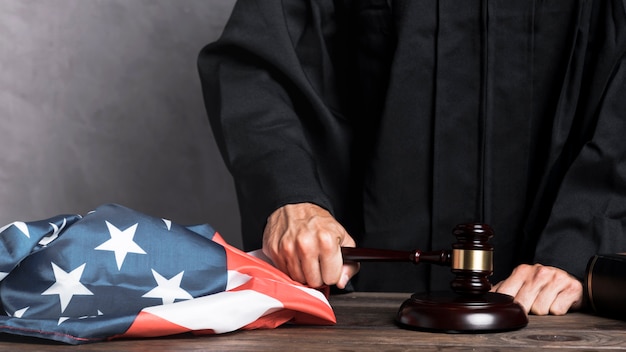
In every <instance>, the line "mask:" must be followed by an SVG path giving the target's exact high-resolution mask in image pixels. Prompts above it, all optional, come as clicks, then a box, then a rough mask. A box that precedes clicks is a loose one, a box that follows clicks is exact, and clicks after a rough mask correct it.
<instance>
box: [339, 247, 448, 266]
mask: <svg viewBox="0 0 626 352" xmlns="http://www.w3.org/2000/svg"><path fill="white" fill-rule="evenodd" d="M341 255H342V256H343V261H344V262H411V263H413V264H419V263H430V264H438V265H450V262H451V251H449V250H441V251H433V252H422V251H420V250H419V249H416V250H414V251H398V250H392V249H374V248H353V247H341Z"/></svg>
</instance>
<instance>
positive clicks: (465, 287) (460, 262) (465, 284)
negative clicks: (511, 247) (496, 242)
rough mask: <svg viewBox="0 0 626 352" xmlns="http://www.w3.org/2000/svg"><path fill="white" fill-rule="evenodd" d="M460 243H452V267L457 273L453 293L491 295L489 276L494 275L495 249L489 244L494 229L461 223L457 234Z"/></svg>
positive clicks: (453, 282) (456, 231)
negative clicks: (489, 293) (487, 293)
mask: <svg viewBox="0 0 626 352" xmlns="http://www.w3.org/2000/svg"><path fill="white" fill-rule="evenodd" d="M453 234H454V236H456V239H457V242H456V243H454V244H452V255H451V256H452V258H451V263H450V266H451V268H452V272H453V273H454V274H455V278H454V280H452V282H451V283H450V286H451V287H452V290H453V291H454V292H456V293H459V294H462V295H480V294H483V293H486V292H489V290H490V289H491V283H490V282H489V279H488V277H489V276H491V274H493V246H492V245H491V244H490V243H489V242H488V241H489V239H490V238H491V237H493V230H492V229H491V227H490V226H489V225H486V224H477V223H473V224H461V225H457V226H456V227H455V229H454V231H453Z"/></svg>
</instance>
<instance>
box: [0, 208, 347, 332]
mask: <svg viewBox="0 0 626 352" xmlns="http://www.w3.org/2000/svg"><path fill="white" fill-rule="evenodd" d="M0 280H1V282H0V300H1V303H2V307H3V308H4V311H5V313H6V315H0V332H4V333H10V334H19V335H26V336H35V337H40V338H46V339H52V340H57V341H62V342H65V343H70V344H81V343H88V342H96V341H105V340H110V339H114V338H138V337H155V336H166V335H172V334H179V333H185V332H192V333H196V334H219V333H225V332H231V331H236V330H245V329H259V328H274V327H277V326H279V325H282V324H285V323H295V324H316V325H329V324H334V323H335V315H334V313H333V310H332V308H331V306H330V305H329V303H328V300H327V299H326V298H327V295H326V294H325V293H323V292H321V291H318V290H316V289H312V288H308V287H305V286H303V285H301V284H299V283H297V282H295V281H292V280H291V279H290V278H289V277H288V276H286V275H285V274H283V273H282V272H280V271H279V270H277V269H276V268H275V267H273V266H271V265H270V264H268V263H267V262H265V261H263V260H261V259H258V258H256V257H254V256H252V255H250V254H248V253H244V252H242V251H240V250H238V249H237V248H235V247H232V246H230V245H228V244H227V243H226V242H225V241H224V240H223V239H222V238H221V236H220V235H219V234H218V233H217V232H216V231H215V230H214V229H213V228H212V227H211V226H209V225H206V224H203V225H196V226H181V225H178V224H176V223H173V222H171V221H169V220H166V219H161V218H155V217H152V216H148V215H145V214H142V213H140V212H137V211H134V210H132V209H128V208H125V207H122V206H120V205H116V204H107V205H103V206H100V207H98V208H97V209H96V210H94V211H92V212H90V213H89V214H87V215H85V216H84V217H82V216H80V215H59V216H55V217H52V218H50V219H46V220H41V221H33V222H19V221H18V222H13V223H11V224H8V225H6V226H3V227H1V228H0Z"/></svg>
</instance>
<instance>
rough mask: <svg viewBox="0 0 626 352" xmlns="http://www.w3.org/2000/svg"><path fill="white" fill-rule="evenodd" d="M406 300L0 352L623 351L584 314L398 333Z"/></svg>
mask: <svg viewBox="0 0 626 352" xmlns="http://www.w3.org/2000/svg"><path fill="white" fill-rule="evenodd" d="M409 296H410V295H409V294H406V293H403V294H399V293H355V294H347V295H341V296H333V297H331V304H332V305H333V307H334V309H335V312H336V315H337V325H334V326H324V327H320V326H317V327H312V326H283V327H280V328H277V329H273V330H255V331H240V332H234V333H229V334H224V335H217V336H189V335H185V336H176V337H169V338H155V339H143V340H119V341H110V342H102V343H95V344H89V345H80V346H68V345H64V344H58V343H53V342H48V341H42V340H36V339H31V338H22V337H14V336H8V335H0V351H20V352H24V351H272V352H274V351H316V352H319V351H322V352H325V351H376V352H379V351H442V350H445V351H541V350H546V349H549V350H562V351H596V350H599V351H611V350H626V322H624V321H619V320H612V319H607V318H602V317H596V316H592V315H587V314H583V313H570V314H567V315H565V316H530V317H529V320H530V322H529V324H528V326H527V327H525V328H523V329H521V330H516V331H510V332H503V333H491V334H442V333H428V332H418V331H412V330H404V329H400V328H398V327H397V326H396V325H395V324H394V323H393V319H394V316H395V314H396V312H397V310H398V308H399V306H400V304H401V303H402V302H403V301H404V300H405V299H406V298H408V297H409Z"/></svg>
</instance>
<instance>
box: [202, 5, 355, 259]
mask: <svg viewBox="0 0 626 352" xmlns="http://www.w3.org/2000/svg"><path fill="white" fill-rule="evenodd" d="M307 11H308V9H307V2H305V1H283V2H281V1H265V0H263V1H239V2H237V4H236V5H235V8H234V10H233V13H232V15H231V18H230V19H229V22H228V24H227V26H226V27H225V30H224V32H223V34H222V36H221V38H220V39H219V40H218V41H217V42H215V43H212V44H209V45H208V46H206V47H205V48H204V49H203V50H202V51H201V53H200V55H199V58H198V69H199V73H200V78H201V83H202V88H203V93H204V99H205V105H206V109H207V113H208V117H209V121H210V123H211V127H212V130H213V133H214V136H215V139H216V141H217V144H218V146H219V148H220V151H221V153H222V156H223V158H224V160H225V163H226V166H227V168H228V169H229V171H230V172H231V174H232V176H233V179H234V181H235V187H236V191H237V195H238V199H239V208H240V212H241V220H242V232H243V236H244V243H245V247H246V248H247V249H254V248H260V247H261V235H262V233H263V228H264V226H265V223H266V219H267V216H269V215H270V214H271V212H272V211H274V210H275V209H277V208H278V207H280V206H282V205H284V204H288V203H299V202H312V203H316V204H318V205H321V206H322V207H325V208H327V209H329V210H330V211H331V212H332V205H331V202H330V201H329V199H328V196H327V191H326V189H325V185H324V181H323V180H322V179H320V174H319V172H320V171H319V164H318V160H317V159H316V158H319V157H320V152H319V150H320V149H323V148H328V147H329V145H328V143H327V142H326V141H325V139H326V138H328V139H329V140H333V139H334V140H341V139H342V133H343V132H344V130H345V127H342V126H340V123H338V122H337V121H336V119H335V118H334V116H333V114H331V113H330V112H329V110H328V108H327V106H326V105H327V104H325V103H324V102H323V101H322V100H321V99H320V97H319V90H316V89H314V88H313V86H312V84H311V81H312V80H315V79H316V75H317V74H318V72H322V73H319V75H321V77H322V78H321V80H323V79H324V77H330V75H328V73H327V72H323V71H324V70H330V69H332V68H331V67H330V64H328V62H327V58H326V57H327V53H326V51H325V42H324V40H325V38H326V37H328V36H330V35H331V34H332V33H330V32H332V26H331V24H328V25H329V26H327V27H325V26H324V24H320V23H319V21H316V19H315V18H311V17H310V16H307V13H308V12H307ZM307 21H308V22H307ZM312 27H313V28H312ZM323 31H325V32H326V33H322V32H323ZM298 51H300V52H298ZM307 51H308V53H307ZM303 57H304V58H307V59H308V60H311V61H316V60H318V61H320V62H312V64H311V65H309V68H311V67H314V68H315V70H317V71H315V72H305V71H306V70H307V68H306V67H305V66H306V65H305V64H303V63H302V62H301V60H302V58H303ZM311 70H313V69H311ZM323 85H324V82H321V83H320V84H318V86H323ZM329 85H330V84H329ZM342 128H343V129H342ZM330 147H332V146H330ZM331 149H332V148H331ZM328 152H329V154H328V155H330V156H329V157H332V155H333V154H332V153H330V151H328ZM333 153H334V152H333ZM336 153H338V154H341V150H337V151H336ZM322 157H323V156H322Z"/></svg>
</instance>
